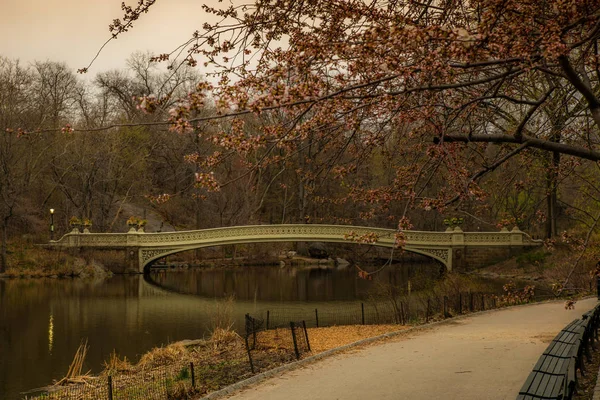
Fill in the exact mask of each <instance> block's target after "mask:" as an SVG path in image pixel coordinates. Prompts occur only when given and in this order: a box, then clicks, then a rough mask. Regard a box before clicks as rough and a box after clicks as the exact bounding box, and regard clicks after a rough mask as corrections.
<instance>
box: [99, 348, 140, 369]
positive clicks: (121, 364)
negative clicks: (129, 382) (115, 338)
mask: <svg viewBox="0 0 600 400" xmlns="http://www.w3.org/2000/svg"><path fill="white" fill-rule="evenodd" d="M132 370H133V365H131V363H130V362H129V360H128V359H127V357H123V359H122V360H121V358H120V357H119V355H118V354H117V352H116V351H115V350H113V351H112V353H110V357H109V359H108V360H107V361H104V371H102V374H103V375H114V374H117V373H124V372H130V371H132Z"/></svg>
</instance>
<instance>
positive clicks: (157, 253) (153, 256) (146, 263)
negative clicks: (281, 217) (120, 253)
mask: <svg viewBox="0 0 600 400" xmlns="http://www.w3.org/2000/svg"><path fill="white" fill-rule="evenodd" d="M298 241H306V239H303V240H298ZM313 241H314V240H313ZM319 241H320V242H325V243H345V244H348V243H354V244H356V245H362V246H364V245H365V244H362V243H357V242H349V241H348V240H319ZM273 242H294V241H293V240H287V239H286V240H264V239H248V240H247V241H235V242H233V243H231V242H226V243H225V242H224V243H211V244H200V245H193V246H186V247H181V248H175V249H161V250H141V251H140V253H141V254H140V258H141V260H143V261H142V262H143V267H142V268H143V272H144V273H146V272H148V271H149V269H150V268H151V267H152V265H153V264H154V263H155V262H156V261H158V260H160V259H162V258H165V257H167V256H170V255H173V254H177V253H183V252H185V251H191V250H196V249H201V248H205V247H213V246H224V245H229V244H252V243H273ZM372 245H373V246H377V247H385V248H392V247H393V246H391V245H388V244H379V243H373V244H372ZM404 251H408V252H411V253H415V254H420V255H423V256H426V257H429V258H431V259H433V260H435V261H437V262H439V263H440V264H442V265H443V266H444V267H446V268H448V265H447V262H448V258H449V256H446V257H444V255H443V254H441V253H442V252H440V251H437V252H431V251H429V252H428V251H426V250H425V249H416V248H411V247H405V248H404ZM448 251H450V250H445V251H444V252H448Z"/></svg>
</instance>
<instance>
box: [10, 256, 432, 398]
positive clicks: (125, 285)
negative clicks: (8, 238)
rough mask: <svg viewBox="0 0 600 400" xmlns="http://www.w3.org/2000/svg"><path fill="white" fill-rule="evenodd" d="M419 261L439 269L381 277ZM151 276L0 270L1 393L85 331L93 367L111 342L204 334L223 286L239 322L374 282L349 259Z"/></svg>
mask: <svg viewBox="0 0 600 400" xmlns="http://www.w3.org/2000/svg"><path fill="white" fill-rule="evenodd" d="M415 268H416V270H419V271H426V270H428V268H429V272H428V273H431V274H432V275H435V274H436V273H437V271H438V266H437V265H436V264H429V265H420V266H418V267H407V266H395V267H389V268H387V269H386V270H385V271H383V272H382V273H381V274H378V278H377V279H378V280H380V281H385V282H391V283H395V284H402V282H405V281H407V280H408V279H409V275H411V274H414V270H415ZM149 279H150V280H151V281H152V282H150V283H149V282H147V281H146V280H144V277H142V276H139V275H135V276H115V277H112V278H110V279H107V280H102V281H84V280H78V279H75V280H70V279H68V280H66V279H65V280H58V279H39V280H0V399H2V400H5V399H17V398H21V397H22V396H21V395H20V393H21V392H24V391H27V390H30V389H33V388H37V387H41V386H45V385H47V384H49V383H51V382H52V380H54V379H60V378H62V377H63V376H64V375H65V373H66V371H67V369H68V366H69V364H70V363H71V361H72V359H73V355H74V354H75V351H76V349H77V347H78V346H79V344H80V342H81V341H82V340H86V339H87V341H88V345H89V346H90V347H89V352H88V356H87V359H86V365H85V369H86V371H87V370H91V371H92V372H93V373H96V372H99V371H100V370H101V369H102V363H103V361H104V360H107V359H108V358H109V355H110V353H111V352H112V351H113V349H115V350H116V352H117V353H118V354H119V355H121V356H126V357H127V358H128V359H129V360H132V361H137V360H138V359H139V356H140V355H141V354H143V353H144V352H146V351H148V350H150V349H151V348H153V347H155V346H160V345H163V344H167V343H169V342H173V341H177V340H182V339H194V338H200V337H203V336H205V335H206V334H207V333H208V332H209V330H210V327H211V326H212V323H213V322H212V321H213V320H214V318H215V312H216V311H215V310H217V309H218V308H219V307H217V304H218V302H219V301H221V300H219V299H222V298H223V297H225V296H231V295H233V296H235V299H236V301H235V303H234V309H233V313H232V314H233V315H232V318H233V319H234V320H235V321H236V324H238V326H240V325H241V322H242V321H243V315H244V314H245V313H248V312H250V313H251V312H253V311H255V310H257V309H264V308H268V307H274V308H276V307H278V306H281V305H285V306H290V305H291V306H297V307H302V306H306V307H311V308H316V307H319V309H321V308H327V307H331V306H332V305H335V306H337V307H339V306H340V305H344V304H348V305H350V304H356V303H357V302H360V300H361V299H364V298H366V296H368V293H369V290H370V289H371V288H372V286H373V285H374V284H375V283H376V281H366V280H363V279H359V278H358V277H357V274H356V270H355V269H354V268H351V267H348V268H346V269H320V268H314V269H307V268H293V267H286V268H279V267H255V268H248V267H246V268H236V269H197V270H185V271H175V272H172V271H169V272H156V273H153V274H152V275H151V276H150V277H149ZM157 284H158V285H159V286H160V287H157V286H156V285H157Z"/></svg>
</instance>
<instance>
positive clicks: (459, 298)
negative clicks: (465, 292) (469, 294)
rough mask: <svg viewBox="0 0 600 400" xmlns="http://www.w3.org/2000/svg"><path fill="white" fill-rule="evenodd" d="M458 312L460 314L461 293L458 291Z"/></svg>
mask: <svg viewBox="0 0 600 400" xmlns="http://www.w3.org/2000/svg"><path fill="white" fill-rule="evenodd" d="M458 313H459V314H462V293H461V292H458Z"/></svg>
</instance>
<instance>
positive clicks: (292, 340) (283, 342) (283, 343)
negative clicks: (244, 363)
mask: <svg viewBox="0 0 600 400" xmlns="http://www.w3.org/2000/svg"><path fill="white" fill-rule="evenodd" d="M245 321H246V323H245V334H244V342H245V345H246V352H247V354H248V362H249V364H250V368H251V369H252V372H253V373H254V372H256V371H257V370H261V369H264V368H263V367H264V366H265V364H266V365H268V364H271V363H272V362H273V356H275V357H276V358H278V361H279V362H284V363H285V362H289V361H292V360H293V359H294V358H295V359H296V360H299V359H300V358H301V357H302V355H303V354H306V353H308V352H310V341H309V338H308V330H307V329H306V323H305V322H304V321H297V322H294V321H290V322H288V324H287V327H283V326H282V327H279V328H273V329H270V330H267V325H266V321H265V320H264V319H261V318H255V317H252V316H250V314H246V317H245Z"/></svg>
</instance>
